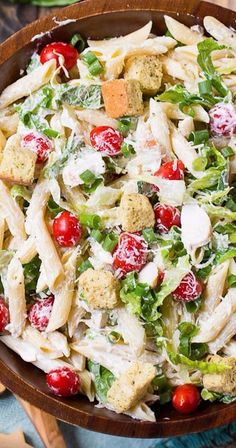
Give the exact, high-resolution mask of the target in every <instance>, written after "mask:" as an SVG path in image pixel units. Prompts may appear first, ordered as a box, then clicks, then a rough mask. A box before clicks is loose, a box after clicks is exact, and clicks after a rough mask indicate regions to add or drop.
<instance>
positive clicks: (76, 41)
mask: <svg viewBox="0 0 236 448" xmlns="http://www.w3.org/2000/svg"><path fill="white" fill-rule="evenodd" d="M70 43H71V45H73V47H77V49H78V51H79V53H81V52H82V51H83V50H84V49H85V45H86V44H85V40H84V39H83V38H82V36H81V35H80V34H79V33H76V34H74V36H73V37H72V39H71V41H70Z"/></svg>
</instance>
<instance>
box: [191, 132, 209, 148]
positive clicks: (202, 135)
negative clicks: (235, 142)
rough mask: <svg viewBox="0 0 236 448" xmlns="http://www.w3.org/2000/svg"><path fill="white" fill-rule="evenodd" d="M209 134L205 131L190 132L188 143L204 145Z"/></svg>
mask: <svg viewBox="0 0 236 448" xmlns="http://www.w3.org/2000/svg"><path fill="white" fill-rule="evenodd" d="M209 138H210V136H209V132H208V130H207V129H203V130H201V131H194V132H191V134H190V135H189V139H188V140H189V142H193V144H194V145H200V144H202V143H206V142H207V141H208V140H209Z"/></svg>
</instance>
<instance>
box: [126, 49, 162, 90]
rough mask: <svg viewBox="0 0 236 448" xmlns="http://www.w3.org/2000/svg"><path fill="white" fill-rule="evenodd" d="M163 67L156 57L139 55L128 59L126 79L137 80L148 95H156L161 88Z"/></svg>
mask: <svg viewBox="0 0 236 448" xmlns="http://www.w3.org/2000/svg"><path fill="white" fill-rule="evenodd" d="M162 76H163V75H162V65H161V62H160V59H159V58H158V56H156V55H139V56H133V57H130V58H129V59H127V61H126V64H125V73H124V77H125V79H136V80H137V81H139V82H140V85H141V90H142V92H143V93H144V94H146V95H155V94H156V93H157V92H158V90H159V89H160V87H161V81H162Z"/></svg>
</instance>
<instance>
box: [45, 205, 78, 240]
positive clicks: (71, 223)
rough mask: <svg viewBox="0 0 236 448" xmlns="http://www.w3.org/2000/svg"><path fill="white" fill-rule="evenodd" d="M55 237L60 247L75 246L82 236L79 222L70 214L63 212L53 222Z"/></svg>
mask: <svg viewBox="0 0 236 448" xmlns="http://www.w3.org/2000/svg"><path fill="white" fill-rule="evenodd" d="M52 229H53V235H54V238H55V239H56V241H57V242H58V244H59V246H63V247H72V246H75V245H76V244H77V243H78V241H79V240H80V238H81V236H82V227H81V224H80V222H79V220H78V219H77V218H76V216H75V215H73V214H72V213H70V212H67V211H65V212H61V213H59V215H57V216H56V218H55V219H54V221H53V226H52Z"/></svg>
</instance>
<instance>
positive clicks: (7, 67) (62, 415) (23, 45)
mask: <svg viewBox="0 0 236 448" xmlns="http://www.w3.org/2000/svg"><path fill="white" fill-rule="evenodd" d="M19 13H20V20H21V22H22V21H23V20H24V17H23V15H22V12H21V11H19ZM164 13H168V14H172V16H173V17H176V18H178V19H179V20H180V21H182V22H183V23H185V24H186V25H188V26H192V25H194V24H196V23H199V24H202V18H203V17H204V16H205V15H214V16H216V17H217V18H219V19H221V20H222V21H223V22H224V23H225V24H226V25H228V26H230V25H232V26H235V21H236V13H234V12H232V11H229V10H226V9H222V8H220V7H217V6H215V5H212V4H210V3H205V2H201V1H200V0H145V1H144V0H112V1H111V0H90V1H83V2H81V3H79V4H76V5H72V6H70V7H68V8H65V9H63V10H61V11H60V12H57V14H56V15H57V18H58V19H59V20H62V21H63V20H65V19H78V21H75V22H74V21H73V22H72V23H68V24H66V25H64V26H57V25H56V24H55V21H54V20H53V16H54V15H55V14H54V13H53V15H51V16H48V17H43V18H42V19H41V20H40V21H38V22H37V23H36V24H29V25H28V27H27V28H26V29H24V30H22V31H19V32H18V33H16V34H15V35H14V36H12V37H11V38H9V39H8V40H7V41H6V42H5V43H3V44H2V45H1V46H0V64H1V68H0V90H1V89H3V88H4V86H6V85H8V84H9V83H11V82H13V81H14V80H16V79H18V78H19V73H20V70H21V69H22V68H25V66H26V64H27V62H28V60H29V57H30V55H31V54H32V52H33V51H35V49H36V48H38V49H39V50H40V48H41V47H42V46H43V45H45V43H46V42H48V41H50V40H51V41H52V40H65V41H69V39H70V38H71V36H72V35H73V34H74V33H75V32H78V30H79V32H80V33H81V34H82V35H84V36H85V37H88V36H90V37H92V38H104V37H106V36H117V35H120V34H127V33H129V32H131V31H134V30H135V29H137V28H138V27H139V26H142V25H144V24H145V23H147V21H148V20H151V19H152V20H153V31H154V32H156V33H163V32H164V31H165V24H164V20H163V14H164ZM17 17H18V16H17ZM27 20H28V18H27ZM48 31H50V35H49V34H46V35H45V32H48ZM40 33H44V35H43V37H40V38H39V40H38V41H34V42H32V41H31V39H32V38H33V36H35V34H37V35H38V34H40ZM0 381H2V383H3V384H5V385H6V386H7V388H8V389H9V390H11V391H13V392H14V393H15V394H17V395H18V396H20V397H21V398H23V399H24V400H27V401H28V402H30V403H31V404H32V405H34V406H37V407H38V408H40V409H41V410H43V411H44V412H47V413H50V414H52V415H54V416H55V417H57V418H59V419H62V420H64V421H66V422H69V423H72V424H75V425H79V426H82V427H85V428H87V429H92V430H94V431H99V432H103V433H108V434H113V435H120V436H121V435H122V436H129V437H145V438H152V437H155V438H156V437H171V436H174V435H180V434H186V433H191V432H194V431H203V430H206V429H209V428H214V427H217V426H220V425H223V424H226V423H229V422H232V421H233V420H235V419H236V403H231V404H229V405H224V404H222V403H206V402H205V403H201V405H200V406H199V408H198V410H197V411H196V413H195V414H194V415H186V416H184V417H183V416H182V415H181V414H178V413H177V412H176V411H175V410H174V409H173V408H172V407H171V406H170V405H166V406H162V407H161V408H160V407H159V406H158V404H157V405H155V406H154V411H155V413H156V418H157V421H156V422H139V421H137V420H132V419H131V418H129V417H127V416H125V415H120V414H118V415H117V414H115V413H112V412H110V411H108V410H106V409H99V408H96V407H94V404H93V403H89V401H88V400H87V398H86V397H84V396H81V395H78V396H75V397H71V398H70V399H62V398H59V397H55V396H52V395H50V394H49V393H48V389H47V386H46V382H45V374H44V373H42V372H40V371H39V370H38V369H37V368H36V367H34V366H33V365H31V364H30V363H25V362H24V361H23V360H22V359H20V357H19V356H18V355H16V354H15V353H13V352H12V351H11V350H10V349H8V348H7V347H6V346H4V345H3V344H2V343H0ZM50 448H51V447H50ZM57 448H58V447H57Z"/></svg>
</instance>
